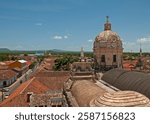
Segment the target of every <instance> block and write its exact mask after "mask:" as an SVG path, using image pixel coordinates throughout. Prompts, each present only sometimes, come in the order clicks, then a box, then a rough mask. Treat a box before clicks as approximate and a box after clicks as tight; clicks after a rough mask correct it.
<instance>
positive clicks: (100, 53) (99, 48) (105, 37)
mask: <svg viewBox="0 0 150 124" xmlns="http://www.w3.org/2000/svg"><path fill="white" fill-rule="evenodd" d="M122 53H123V47H122V41H121V38H120V37H119V35H118V34H117V33H115V32H113V31H112V30H111V23H110V22H109V19H108V16H107V18H106V23H105V24H104V31H103V32H101V33H100V34H99V35H98V36H96V38H95V41H94V44H93V54H94V59H95V69H96V70H99V71H106V70H110V69H112V68H122Z"/></svg>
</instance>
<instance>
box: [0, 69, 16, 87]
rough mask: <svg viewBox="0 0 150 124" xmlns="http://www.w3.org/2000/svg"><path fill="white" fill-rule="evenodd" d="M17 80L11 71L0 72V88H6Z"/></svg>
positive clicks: (14, 73)
mask: <svg viewBox="0 0 150 124" xmlns="http://www.w3.org/2000/svg"><path fill="white" fill-rule="evenodd" d="M16 80H17V73H16V72H14V71H12V70H9V69H7V70H0V88H4V87H8V86H10V85H11V84H13V83H14V82H15V81H16Z"/></svg>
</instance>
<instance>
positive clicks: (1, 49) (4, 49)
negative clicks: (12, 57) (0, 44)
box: [0, 48, 11, 52]
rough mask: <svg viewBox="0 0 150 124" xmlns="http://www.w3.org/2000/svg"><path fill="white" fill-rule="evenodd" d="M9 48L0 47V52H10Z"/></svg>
mask: <svg viewBox="0 0 150 124" xmlns="http://www.w3.org/2000/svg"><path fill="white" fill-rule="evenodd" d="M10 51H11V50H10V49H8V48H0V52H10Z"/></svg>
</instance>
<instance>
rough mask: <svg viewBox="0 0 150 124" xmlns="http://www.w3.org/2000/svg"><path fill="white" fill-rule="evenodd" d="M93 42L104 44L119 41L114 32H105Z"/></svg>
mask: <svg viewBox="0 0 150 124" xmlns="http://www.w3.org/2000/svg"><path fill="white" fill-rule="evenodd" d="M95 41H99V42H101V41H102V42H104V41H107V42H108V41H109V42H115V41H121V39H120V37H119V35H118V34H117V33H116V32H112V31H111V30H106V31H103V32H101V33H100V34H99V35H98V36H97V37H96V38H95Z"/></svg>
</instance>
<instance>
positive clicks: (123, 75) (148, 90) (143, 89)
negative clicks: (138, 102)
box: [102, 69, 150, 98]
mask: <svg viewBox="0 0 150 124" xmlns="http://www.w3.org/2000/svg"><path fill="white" fill-rule="evenodd" d="M102 80H104V81H106V82H107V83H109V84H111V85H113V86H114V87H117V88H118V89H120V90H133V91H137V92H139V93H142V94H144V95H145V96H147V97H148V98H150V75H148V74H146V73H142V72H135V71H125V70H119V69H113V70H110V71H108V72H106V73H105V74H104V75H103V77H102Z"/></svg>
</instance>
